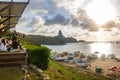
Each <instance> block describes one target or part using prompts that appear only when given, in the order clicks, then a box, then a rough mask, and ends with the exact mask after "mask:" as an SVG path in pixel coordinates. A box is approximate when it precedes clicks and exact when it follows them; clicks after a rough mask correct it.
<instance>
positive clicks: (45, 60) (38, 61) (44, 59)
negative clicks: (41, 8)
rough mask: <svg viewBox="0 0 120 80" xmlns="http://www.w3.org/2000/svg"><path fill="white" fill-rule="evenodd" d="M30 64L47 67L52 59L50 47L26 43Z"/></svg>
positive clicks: (42, 67)
mask: <svg viewBox="0 0 120 80" xmlns="http://www.w3.org/2000/svg"><path fill="white" fill-rule="evenodd" d="M25 47H26V50H27V53H28V61H29V64H34V65H36V66H37V67H39V68H41V69H43V70H44V69H47V68H48V64H49V60H50V49H48V48H47V47H44V46H35V45H26V46H25Z"/></svg>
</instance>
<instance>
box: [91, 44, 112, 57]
mask: <svg viewBox="0 0 120 80" xmlns="http://www.w3.org/2000/svg"><path fill="white" fill-rule="evenodd" d="M110 50H111V44H110V43H109V44H105V43H92V44H90V51H91V52H92V53H94V52H98V53H99V54H98V56H101V54H105V55H109V54H111V52H110Z"/></svg>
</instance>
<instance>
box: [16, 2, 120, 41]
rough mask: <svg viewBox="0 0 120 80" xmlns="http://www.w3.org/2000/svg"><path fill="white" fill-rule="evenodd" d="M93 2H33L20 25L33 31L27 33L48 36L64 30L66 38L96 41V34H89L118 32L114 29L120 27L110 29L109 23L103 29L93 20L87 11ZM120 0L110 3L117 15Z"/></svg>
mask: <svg viewBox="0 0 120 80" xmlns="http://www.w3.org/2000/svg"><path fill="white" fill-rule="evenodd" d="M92 1H93V0H30V3H29V4H28V6H27V8H26V9H25V12H24V14H23V16H22V17H21V19H20V20H19V23H18V25H17V26H18V27H19V26H23V28H24V27H27V28H30V29H31V30H27V31H29V32H28V33H34V34H40V35H45V36H55V35H57V33H58V31H59V30H61V31H63V34H64V35H65V36H68V37H77V38H78V37H80V38H81V39H85V37H87V38H90V37H92V38H93V37H94V36H93V34H90V33H92V32H97V31H98V30H99V28H102V29H103V30H104V31H106V32H115V31H113V30H112V28H115V27H116V28H120V25H118V24H117V25H116V26H111V25H110V24H108V23H106V24H105V26H101V27H100V26H98V25H97V24H96V23H95V21H93V20H92V19H90V18H89V17H88V16H87V13H86V11H85V10H84V8H85V7H86V5H88V4H89V3H91V2H92ZM119 1H120V0H111V2H112V4H113V5H114V7H115V8H116V11H117V12H120V10H119V8H120V6H119V3H120V2H119ZM118 10H119V11H118ZM19 29H20V28H19ZM94 34H95V33H94ZM113 34H114V33H113ZM116 34H118V33H116ZM109 35H110V34H109ZM90 39H91V38H90Z"/></svg>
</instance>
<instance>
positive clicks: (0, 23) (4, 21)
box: [0, 17, 11, 24]
mask: <svg viewBox="0 0 120 80" xmlns="http://www.w3.org/2000/svg"><path fill="white" fill-rule="evenodd" d="M10 18H11V17H8V18H7V19H5V20H4V21H1V22H0V24H3V23H4V22H6V21H7V20H9V19H10Z"/></svg>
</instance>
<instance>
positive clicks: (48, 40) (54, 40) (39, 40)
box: [25, 31, 77, 45]
mask: <svg viewBox="0 0 120 80" xmlns="http://www.w3.org/2000/svg"><path fill="white" fill-rule="evenodd" d="M25 40H27V41H30V42H31V43H33V44H36V45H41V44H45V45H64V44H66V43H74V42H77V40H76V39H75V38H72V37H68V38H66V37H65V36H64V35H63V34H62V32H61V31H59V32H58V35H57V36H54V37H50V36H42V35H27V36H26V37H25Z"/></svg>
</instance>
